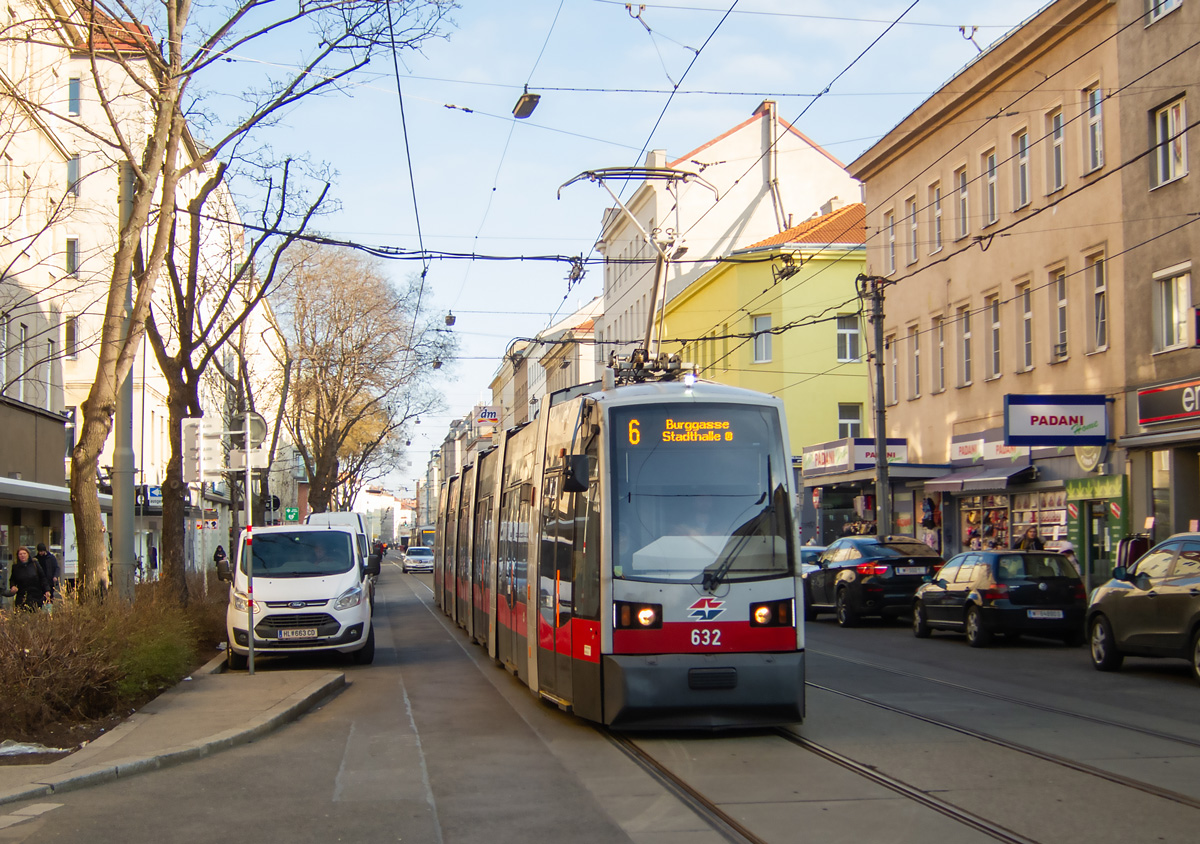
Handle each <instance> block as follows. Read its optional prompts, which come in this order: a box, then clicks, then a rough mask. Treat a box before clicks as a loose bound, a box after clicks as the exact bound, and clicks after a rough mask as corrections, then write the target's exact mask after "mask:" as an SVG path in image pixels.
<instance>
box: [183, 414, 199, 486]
mask: <svg viewBox="0 0 1200 844" xmlns="http://www.w3.org/2000/svg"><path fill="white" fill-rule="evenodd" d="M203 422H204V420H203V419H184V420H183V482H184V483H185V484H194V483H199V482H200V477H201V475H200V440H201V428H202V425H203Z"/></svg>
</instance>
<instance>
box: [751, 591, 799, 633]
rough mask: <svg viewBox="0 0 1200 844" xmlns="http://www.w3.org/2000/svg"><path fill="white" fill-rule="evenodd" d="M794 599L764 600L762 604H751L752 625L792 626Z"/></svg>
mask: <svg viewBox="0 0 1200 844" xmlns="http://www.w3.org/2000/svg"><path fill="white" fill-rule="evenodd" d="M792 603H793V602H792V599H791V598H784V599H783V600H782V601H763V602H762V603H761V604H751V605H750V626H751V627H791V626H792V618H793V613H792Z"/></svg>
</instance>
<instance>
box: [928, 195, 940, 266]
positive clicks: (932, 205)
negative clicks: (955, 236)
mask: <svg viewBox="0 0 1200 844" xmlns="http://www.w3.org/2000/svg"><path fill="white" fill-rule="evenodd" d="M929 209H930V211H929V213H930V215H931V219H930V225H929V228H930V229H931V231H932V233H933V237H932V238H930V240H931V242H932V244H933V248H932V249H930V250H929V254H931V255H932V254H933V253H935V252H941V251H942V183H941V182H938V183H937V184H935V185H934V186H933V187H931V188H930V189H929Z"/></svg>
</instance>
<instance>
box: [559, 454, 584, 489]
mask: <svg viewBox="0 0 1200 844" xmlns="http://www.w3.org/2000/svg"><path fill="white" fill-rule="evenodd" d="M587 488H588V458H587V455H586V454H572V455H570V456H569V457H568V458H567V465H566V467H565V468H564V470H563V492H587Z"/></svg>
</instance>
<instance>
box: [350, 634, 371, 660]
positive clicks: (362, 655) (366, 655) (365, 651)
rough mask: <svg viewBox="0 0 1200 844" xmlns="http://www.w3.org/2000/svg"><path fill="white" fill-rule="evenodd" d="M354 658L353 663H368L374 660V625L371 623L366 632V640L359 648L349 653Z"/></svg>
mask: <svg viewBox="0 0 1200 844" xmlns="http://www.w3.org/2000/svg"><path fill="white" fill-rule="evenodd" d="M350 658H351V659H353V660H354V664H355V665H370V664H371V663H372V662H374V661H375V627H374V626H373V625H372V627H371V632H370V633H368V634H367V642H366V644H365V645H363V646H362V647H361V648H359V649H358V650H356V651H355V652H354V653H352V654H351V655H350Z"/></svg>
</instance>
